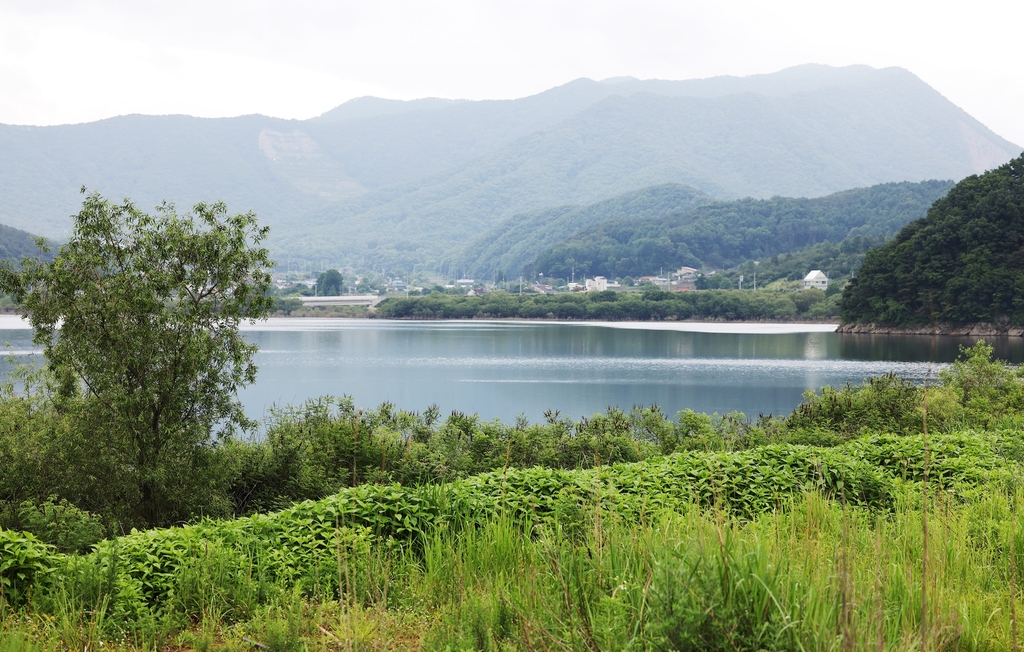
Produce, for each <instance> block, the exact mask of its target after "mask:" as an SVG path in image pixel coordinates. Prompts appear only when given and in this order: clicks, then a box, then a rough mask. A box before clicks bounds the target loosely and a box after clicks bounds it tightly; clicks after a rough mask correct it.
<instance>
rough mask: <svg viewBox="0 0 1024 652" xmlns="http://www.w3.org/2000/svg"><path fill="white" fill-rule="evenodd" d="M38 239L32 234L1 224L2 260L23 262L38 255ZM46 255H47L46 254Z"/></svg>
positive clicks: (0, 243)
mask: <svg viewBox="0 0 1024 652" xmlns="http://www.w3.org/2000/svg"><path fill="white" fill-rule="evenodd" d="M36 237H37V236H34V235H32V234H31V233H28V232H26V231H22V230H21V229H15V228H14V227H10V226H7V225H5V224H0V260H21V259H22V258H25V257H26V256H35V255H38V254H39V253H40V252H39V247H38V246H36ZM44 255H45V254H44Z"/></svg>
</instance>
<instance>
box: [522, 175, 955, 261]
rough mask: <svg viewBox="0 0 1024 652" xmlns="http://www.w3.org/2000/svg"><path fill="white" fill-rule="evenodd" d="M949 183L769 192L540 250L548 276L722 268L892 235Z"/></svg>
mask: <svg viewBox="0 0 1024 652" xmlns="http://www.w3.org/2000/svg"><path fill="white" fill-rule="evenodd" d="M950 186H952V182H949V181H925V182H921V183H887V184H880V185H877V186H872V187H870V188H860V189H856V190H847V191H844V192H839V193H835V194H833V195H829V196H827V197H819V198H815V199H806V198H800V199H794V198H786V197H775V198H772V199H741V200H738V201H731V202H716V203H713V204H708V205H706V206H701V207H698V208H696V209H694V210H692V211H690V212H688V213H684V214H681V215H671V216H667V217H658V218H651V219H645V220H634V221H622V220H617V221H610V222H604V223H602V224H598V225H596V226H593V227H591V228H589V229H584V230H582V231H580V232H578V233H577V234H575V235H574V236H573V237H571V238H569V239H568V240H566V241H564V242H561V243H559V244H557V245H554V246H552V247H549V248H548V249H546V250H545V251H543V252H541V253H540V254H539V255H538V257H537V259H536V262H535V269H536V270H537V271H538V272H541V273H543V274H545V275H546V276H554V277H562V278H565V277H566V274H567V273H569V270H570V269H571V268H572V267H573V266H575V269H576V274H577V276H579V275H580V274H587V275H591V276H593V275H604V276H608V277H625V276H641V275H645V274H652V273H657V272H658V271H659V270H662V269H663V270H665V271H669V270H674V269H676V268H678V267H679V266H681V265H688V266H692V267H697V268H701V267H710V268H716V269H722V268H728V267H733V266H735V265H738V264H740V263H742V262H744V261H747V260H751V259H759V258H771V257H773V256H776V255H779V254H784V253H788V252H794V251H798V250H800V249H803V248H805V247H808V246H810V245H814V244H817V243H820V242H824V241H826V240H827V241H830V242H840V241H842V240H844V239H847V238H856V237H858V236H860V237H862V238H863V237H877V236H883V235H887V234H890V233H895V232H896V231H897V230H899V229H900V228H901V227H902V226H903V225H905V224H906V223H907V222H909V221H911V220H913V219H916V218H917V217H920V216H922V215H924V213H925V211H927V210H928V207H929V206H930V205H931V204H932V202H934V201H935V200H936V199H937V198H939V197H941V196H942V195H943V194H945V192H946V191H947V190H949V188H950Z"/></svg>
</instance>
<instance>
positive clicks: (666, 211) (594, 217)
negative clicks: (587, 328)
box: [441, 183, 714, 278]
mask: <svg viewBox="0 0 1024 652" xmlns="http://www.w3.org/2000/svg"><path fill="white" fill-rule="evenodd" d="M712 201H714V200H713V198H712V197H711V196H709V195H707V194H705V193H702V192H700V191H699V190H694V189H693V188H690V187H689V186H682V185H679V184H674V183H670V184H665V185H661V186H653V187H651V188H644V189H642V190H637V191H635V192H628V193H625V194H623V195H619V196H618V197H613V198H611V199H606V200H605V201H602V202H598V203H596V204H591V205H589V206H574V205H571V204H570V205H567V206H557V207H555V208H549V209H547V210H542V211H534V212H532V213H520V214H518V215H513V216H512V217H510V218H508V219H505V220H502V221H501V222H499V223H498V224H497V225H495V226H494V227H492V228H490V229H488V230H487V231H486V232H485V233H484V234H483V235H481V236H479V237H478V238H476V239H475V240H473V241H472V242H470V243H469V244H468V245H466V248H465V249H463V250H462V251H461V252H460V253H459V254H458V255H456V256H454V257H453V258H452V261H451V262H450V263H448V262H444V263H443V264H442V265H441V270H442V271H447V270H448V269H451V270H453V271H457V272H458V274H459V275H461V276H470V277H474V278H493V277H495V276H501V277H506V276H507V277H514V276H518V275H520V274H523V273H525V274H526V275H527V276H529V275H530V271H531V270H530V269H524V266H527V265H528V264H529V263H532V261H533V259H534V258H535V257H536V255H537V252H538V251H543V250H544V249H545V248H546V247H548V246H550V245H553V244H555V243H557V242H559V241H561V240H564V239H566V238H568V237H569V236H571V235H573V234H574V233H576V232H577V231H580V230H581V229H584V228H586V227H588V226H592V225H594V224H598V223H600V222H606V221H608V220H623V221H628V220H639V219H644V218H650V217H659V216H663V215H670V214H678V213H683V212H686V211H689V210H690V209H692V208H694V207H696V206H700V205H702V204H707V203H710V202H712Z"/></svg>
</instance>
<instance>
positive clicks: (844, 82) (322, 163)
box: [0, 66, 1018, 271]
mask: <svg viewBox="0 0 1024 652" xmlns="http://www.w3.org/2000/svg"><path fill="white" fill-rule="evenodd" d="M1017 151H1018V149H1017V148H1016V146H1014V145H1012V144H1011V143H1008V142H1007V141H1005V140H1004V139H1002V138H1000V137H999V136H997V135H996V134H993V133H992V132H991V131H989V130H988V129H987V128H985V126H984V125H982V124H981V123H979V122H977V121H976V120H974V119H973V118H971V117H970V116H969V115H967V114H966V113H964V112H963V111H962V110H961V109H959V108H957V107H956V106H954V105H953V104H952V103H950V102H949V101H948V100H946V99H945V98H943V97H942V96H941V95H940V94H939V93H937V92H936V91H935V90H934V89H932V88H930V87H929V86H928V85H927V84H925V83H924V82H922V81H921V80H920V79H918V78H917V77H915V76H914V75H912V74H910V73H909V72H907V71H905V70H902V69H897V68H888V69H882V70H876V69H872V68H869V67H866V66H851V67H846V68H830V67H827V66H799V67H796V68H792V69H789V70H784V71H781V72H779V73H774V74H771V75H759V76H752V77H745V78H736V77H721V78H714V79H705V80H689V81H662V80H646V81H641V80H631V79H626V80H611V81H609V82H596V81H591V80H586V79H581V80H576V81H574V82H571V83H568V84H565V85H563V86H560V87H557V88H553V89H550V90H548V91H545V92H543V93H540V94H538V95H535V96H532V97H527V98H522V99H517V100H502V101H484V102H475V101H474V102H469V101H461V102H460V101H449V100H444V99H437V98H432V99H426V100H417V101H414V102H396V101H389V100H381V99H379V98H360V99H357V100H353V101H352V102H350V103H347V104H345V105H342V106H341V107H338V108H337V109H335V110H332V111H328V112H327V113H326V114H324V115H323V116H321V117H319V118H315V119H311V120H304V121H295V120H291V121H289V120H278V119H274V118H267V117H264V116H258V115H254V116H242V117H238V118H226V119H199V118H192V117H188V116H123V117H119V118H113V119H110V120H103V121H100V122H95V123H89V124H80V125H64V126H58V127H20V126H7V125H0V222H2V223H7V224H10V225H12V226H14V227H17V228H26V229H31V230H33V231H36V232H39V233H41V234H42V235H46V236H49V237H55V236H56V237H59V236H60V235H61V234H63V233H65V232H66V230H67V229H68V227H69V225H70V219H69V217H68V216H69V215H70V214H71V213H72V212H73V211H74V209H75V207H76V206H77V202H78V190H79V188H80V187H81V186H83V185H85V186H87V187H89V188H94V189H97V190H100V191H102V192H103V193H104V194H105V195H107V196H111V197H123V196H131V197H133V198H135V199H136V201H137V202H138V204H139V205H140V206H141V207H142V208H144V209H148V208H151V207H152V206H154V205H156V204H157V203H159V202H160V201H162V200H164V199H171V200H174V201H176V202H178V203H179V204H180V205H188V204H191V203H192V202H195V201H198V200H217V199H224V200H226V201H227V202H228V205H229V207H230V209H231V210H239V211H245V210H249V209H253V210H255V211H256V212H257V213H258V214H259V215H260V218H261V221H262V222H263V223H266V224H269V225H270V226H271V227H272V235H271V242H270V244H271V247H272V248H273V250H274V253H275V255H276V256H277V257H278V258H285V257H289V258H291V259H292V260H307V261H317V262H321V261H323V262H329V263H332V264H335V265H339V264H351V265H354V266H356V267H361V268H375V269H380V268H381V267H386V268H387V269H390V270H393V271H400V270H403V269H404V270H407V271H408V270H411V269H412V267H413V266H418V267H419V268H420V269H437V268H438V267H439V266H440V264H441V263H442V262H444V261H449V262H451V260H452V259H451V255H452V252H453V251H457V250H459V249H460V248H461V247H462V246H464V245H465V244H466V243H468V242H471V241H473V240H474V239H475V238H478V237H480V236H481V235H482V234H483V233H485V232H487V231H488V229H490V228H492V227H494V226H495V225H496V224H497V223H499V222H500V221H501V220H503V219H507V218H510V217H512V216H514V215H517V214H522V213H528V212H535V211H542V210H547V209H551V208H552V207H556V206H565V205H568V204H573V205H588V204H592V203H595V202H599V201H602V200H605V199H609V198H612V197H616V196H618V195H621V194H623V193H627V192H632V191H636V190H638V189H641V188H646V187H650V186H655V185H660V184H666V183H675V184H685V185H689V186H692V187H694V188H696V189H699V190H701V191H703V192H705V193H708V194H710V195H713V196H715V197H716V198H718V199H729V198H738V197H743V196H748V195H749V196H753V197H762V198H763V197H771V196H775V195H785V196H820V195H824V194H827V193H830V192H835V191H839V190H842V189H845V188H851V187H857V186H865V185H870V184H874V183H880V182H887V181H904V180H912V181H919V180H923V179H930V178H962V177H964V176H966V175H968V174H971V173H977V172H981V171H983V170H985V169H988V168H991V167H993V166H995V165H999V164H1001V163H1003V162H1005V161H1006V160H1009V158H1010V157H1011V156H1013V155H1014V154H1015V153H1016V152H1017Z"/></svg>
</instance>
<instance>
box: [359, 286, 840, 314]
mask: <svg viewBox="0 0 1024 652" xmlns="http://www.w3.org/2000/svg"><path fill="white" fill-rule="evenodd" d="M838 302H839V295H838V294H836V295H833V296H830V297H826V296H825V293H823V292H822V291H821V290H817V289H812V290H804V291H802V292H789V293H783V292H748V291H740V290H696V291H691V292H664V291H662V290H659V289H657V288H654V287H651V288H650V289H647V290H644V291H643V292H615V291H612V290H606V291H604V292H587V293H563V294H553V295H543V294H534V295H522V296H520V295H514V294H509V293H507V292H492V293H490V294H485V295H482V296H452V295H446V294H441V293H439V292H437V293H433V294H430V295H428V296H425V297H410V298H408V299H399V298H389V299H385V300H384V301H382V302H381V303H380V304H378V305H377V309H376V316H377V317H383V318H386V319H473V318H491V319H594V320H602V321H619V320H634V321H651V320H664V319H678V320H686V319H714V320H722V321H758V320H762V321H772V320H779V321H785V320H794V319H805V320H807V319H809V320H818V319H820V320H826V319H833V318H835V316H836V315H837V314H838V306H839V303H838Z"/></svg>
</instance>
